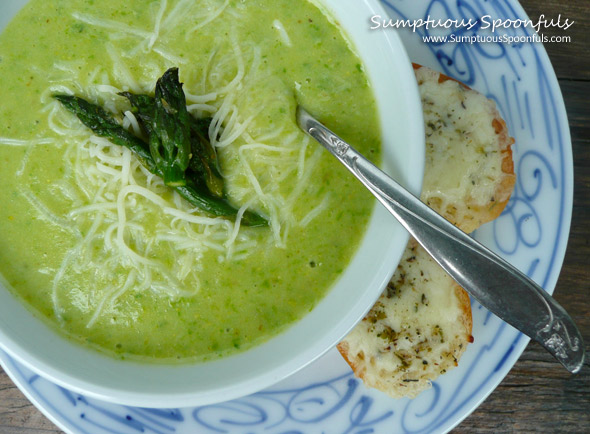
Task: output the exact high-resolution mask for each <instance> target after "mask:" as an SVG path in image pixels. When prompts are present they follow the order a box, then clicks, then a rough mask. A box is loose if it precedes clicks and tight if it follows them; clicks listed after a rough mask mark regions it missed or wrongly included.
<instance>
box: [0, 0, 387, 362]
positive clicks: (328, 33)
mask: <svg viewBox="0 0 590 434" xmlns="http://www.w3.org/2000/svg"><path fill="white" fill-rule="evenodd" d="M170 67H178V68H179V72H180V80H181V81H182V82H183V83H184V91H185V93H186V98H187V106H188V108H189V111H190V113H191V114H192V115H194V116H195V117H209V116H212V117H213V123H212V125H211V127H210V128H209V133H210V138H211V140H212V143H213V144H214V146H215V147H216V149H217V152H218V155H219V159H220V164H221V169H222V172H223V174H224V176H225V184H226V190H227V191H226V193H227V196H228V197H229V200H230V201H231V202H232V203H233V204H234V205H235V206H236V207H237V208H241V209H242V210H245V209H250V210H253V211H256V212H259V213H260V214H262V215H264V216H265V217H267V218H268V220H269V222H270V224H269V226H268V227H257V228H249V227H246V226H244V225H241V226H240V225H238V224H235V223H234V221H233V220H231V219H224V218H214V217H212V216H209V215H207V214H206V213H204V212H202V211H200V210H198V209H195V208H194V207H193V206H191V205H190V204H189V203H188V202H186V201H185V200H184V199H182V198H181V197H180V196H179V195H178V194H177V193H175V192H173V191H172V190H171V189H170V188H169V187H166V186H165V185H164V184H163V182H162V180H161V179H160V178H159V177H157V176H154V175H151V174H150V173H149V172H147V171H146V170H145V169H144V168H143V166H142V165H141V163H140V162H139V160H137V159H136V158H135V156H134V155H133V154H132V153H131V152H130V151H129V150H128V149H125V148H122V147H119V146H116V145H112V144H111V143H110V142H108V141H107V140H106V139H104V138H100V137H97V136H95V135H94V134H93V133H92V132H91V131H90V130H89V129H87V128H86V127H85V126H84V125H82V124H81V123H80V121H79V120H78V119H77V118H76V117H75V116H74V115H72V114H71V113H69V112H68V111H67V110H65V109H64V108H63V107H62V106H61V105H60V104H59V103H58V102H57V101H56V100H55V99H54V98H53V97H52V95H54V94H58V93H60V94H64V93H65V94H74V95H77V96H80V97H83V98H85V99H87V100H89V101H91V102H93V103H96V104H100V105H101V106H103V107H104V108H105V109H107V110H108V111H109V112H112V113H113V114H114V115H115V116H118V117H117V119H119V121H120V122H121V124H122V125H123V126H125V127H126V128H128V129H129V130H130V131H133V129H134V128H135V125H134V124H133V118H132V116H123V115H121V113H124V112H125V111H127V110H129V106H128V102H127V101H126V100H125V99H124V98H122V97H120V96H117V93H118V92H121V91H129V92H134V93H148V94H151V95H153V92H154V86H155V82H156V80H157V78H158V77H160V76H161V75H162V74H163V73H164V71H165V70H166V69H168V68H170ZM0 82H1V83H2V85H1V86H0V101H2V104H0V174H1V176H0V203H1V204H2V206H1V207H0V273H1V274H2V276H3V277H4V280H5V282H6V285H7V286H8V287H9V289H10V290H12V291H13V292H14V294H16V295H17V296H18V297H20V298H21V299H22V300H23V301H24V302H25V303H26V304H27V305H28V306H30V307H31V309H32V311H33V312H34V313H36V314H37V315H39V316H40V317H41V318H43V319H44V320H46V321H47V323H48V324H51V326H52V327H55V328H56V330H59V331H60V332H61V333H62V334H64V335H65V336H68V337H69V338H71V339H74V340H76V341H78V342H80V343H82V344H84V345H88V346H90V347H93V348H95V349H97V350H99V351H102V352H105V353H107V354H111V355H113V356H115V357H119V358H127V359H129V358H131V359H134V360H146V361H172V360H181V361H199V360H209V359H213V358H218V357H222V356H225V355H228V354H231V353H234V352H237V351H242V350H245V349H247V348H250V347H252V346H253V345H256V344H259V343H261V342H263V341H264V340H266V339H268V338H269V337H271V336H273V335H275V334H277V333H279V332H280V331H282V330H284V329H285V328H286V327H288V326H289V325H290V324H292V323H293V322H294V321H296V320H298V319H300V318H301V317H303V316H304V315H305V314H306V313H308V312H309V311H310V310H311V309H312V308H313V307H314V306H315V305H316V304H317V303H318V301H319V300H320V299H321V298H322V296H323V295H324V294H325V293H326V292H327V290H328V289H329V288H330V286H331V285H332V284H333V283H334V282H335V281H336V280H337V279H338V277H339V275H340V274H341V273H342V271H343V269H344V268H345V267H346V265H347V263H348V262H349V261H350V259H351V257H352V255H353V254H354V251H355V249H356V248H357V246H358V244H359V242H360V239H361V238H362V235H363V233H364V228H365V227H366V225H367V222H368V220H369V217H370V214H371V211H372V209H373V206H374V202H373V201H372V199H371V197H370V196H369V194H368V193H366V192H365V191H364V190H363V188H362V186H361V185H360V184H359V183H358V182H357V181H355V180H354V179H353V178H352V177H351V176H350V175H349V174H348V173H347V172H346V171H345V169H343V168H342V167H340V166H339V163H337V162H336V161H335V159H333V157H331V156H329V155H328V153H327V152H326V151H324V150H323V149H321V147H320V146H318V145H317V144H316V143H312V142H311V141H310V139H308V138H307V137H306V136H305V135H304V134H303V133H302V132H301V131H300V130H299V129H298V128H297V126H296V124H295V108H296V101H299V102H300V103H301V104H302V105H304V106H305V107H306V108H307V109H308V110H309V111H310V112H312V113H314V115H316V116H317V117H319V118H320V119H322V120H323V121H324V123H326V124H327V125H328V126H329V127H330V128H331V129H333V130H334V131H336V132H338V133H339V135H341V136H342V137H343V138H344V139H346V140H348V141H350V142H352V143H354V144H355V146H356V147H357V148H358V149H359V150H360V151H361V152H362V153H363V154H365V155H367V156H369V157H370V158H371V159H373V160H374V161H378V160H379V155H380V150H379V149H380V140H379V131H380V128H379V125H378V121H377V116H376V106H375V100H374V97H373V94H372V90H371V88H370V86H369V84H368V80H367V77H366V75H365V73H364V70H363V67H362V65H361V62H360V61H359V58H358V57H357V56H356V54H355V53H354V51H353V50H351V48H350V46H349V44H348V43H347V41H346V38H345V37H343V35H342V33H341V30H340V29H339V28H338V27H337V26H336V25H335V24H334V23H333V22H332V21H331V20H330V19H328V18H327V17H326V16H325V15H324V14H323V13H322V12H321V11H320V10H319V9H318V8H317V7H316V6H314V5H313V4H311V3H308V2H307V1H293V0H272V1H271V0H255V1H237V0H228V1H224V0H203V1H200V0H167V1H166V0H161V1H146V0H127V1H120V0H100V1H94V0H53V1H45V0H32V1H30V2H29V3H28V4H27V5H26V7H25V8H24V9H23V10H22V11H21V12H20V13H19V14H18V15H17V16H16V17H15V18H14V20H13V21H12V22H11V23H10V24H9V26H8V27H7V28H6V29H5V30H4V32H3V34H2V36H1V37H0Z"/></svg>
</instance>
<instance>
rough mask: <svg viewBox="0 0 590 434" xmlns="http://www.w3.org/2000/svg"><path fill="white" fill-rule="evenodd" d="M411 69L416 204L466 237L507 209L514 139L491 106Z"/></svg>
mask: <svg viewBox="0 0 590 434" xmlns="http://www.w3.org/2000/svg"><path fill="white" fill-rule="evenodd" d="M414 68H415V69H414V72H415V74H416V79H417V81H418V87H419V90H420V96H421V99H422V108H423V112H424V126H425V130H426V162H425V168H424V187H423V190H422V194H421V196H420V198H421V199H422V201H423V202H424V203H426V204H428V205H429V206H430V207H431V208H433V209H434V210H435V211H437V212H438V213H439V214H441V215H442V216H443V217H445V218H446V219H447V220H449V221H451V222H452V223H454V224H455V225H456V226H458V227H459V228H461V229H462V230H463V231H465V232H468V233H469V232H472V231H474V230H475V229H477V228H478V227H479V226H481V225H482V224H484V223H486V222H489V221H492V220H493V219H495V218H496V217H498V216H499V215H500V213H501V212H502V210H503V209H504V207H505V206H506V204H507V203H508V200H509V198H510V195H511V194H512V190H513V188H514V183H515V180H516V178H515V176H514V164H513V162H512V149H511V145H512V144H513V143H514V139H512V137H510V136H509V134H508V129H507V128H506V123H505V122H504V120H503V119H502V118H501V117H500V114H499V113H498V110H497V109H496V105H495V103H494V102H493V101H492V100H490V99H488V98H486V97H485V96H484V95H482V94H480V93H479V92H476V91H474V90H472V89H470V88H468V87H467V86H465V85H463V84H461V83H459V82H457V81H455V80H452V79H450V78H449V77H447V76H444V75H442V74H440V73H438V72H436V71H433V70H432V69H429V68H426V67H420V66H418V65H414Z"/></svg>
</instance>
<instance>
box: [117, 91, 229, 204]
mask: <svg viewBox="0 0 590 434" xmlns="http://www.w3.org/2000/svg"><path fill="white" fill-rule="evenodd" d="M119 95H121V96H124V97H125V98H127V99H128V100H129V102H130V103H131V109H132V111H133V113H134V114H135V115H136V117H137V118H138V120H139V121H140V123H141V125H142V127H143V129H144V130H145V133H146V135H147V136H148V137H149V136H151V134H152V132H153V128H152V124H153V120H154V113H155V110H156V101H155V99H154V98H153V97H151V96H149V95H137V94H133V93H130V92H121V93H119ZM189 118H190V119H189V123H190V143H191V153H192V156H191V159H190V161H189V168H190V169H191V170H192V171H193V172H195V173H194V174H195V175H197V176H199V177H201V178H202V179H203V181H204V182H205V183H206V184H207V188H208V189H209V191H210V192H211V193H212V194H213V195H215V196H217V197H223V192H224V184H223V178H222V176H221V173H220V170H219V163H218V159H217V153H216V152H215V148H214V147H213V146H212V145H211V142H210V141H209V138H208V130H209V124H210V123H211V118H205V119H196V118H194V117H193V116H190V114H189ZM188 175H189V173H187V176H188ZM193 179H194V178H193Z"/></svg>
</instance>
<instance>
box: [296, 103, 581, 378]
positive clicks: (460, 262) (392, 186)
mask: <svg viewBox="0 0 590 434" xmlns="http://www.w3.org/2000/svg"><path fill="white" fill-rule="evenodd" d="M297 121H298V123H299V126H300V127H301V128H302V129H303V130H304V131H305V132H306V133H308V134H309V135H310V136H311V137H313V138H314V139H316V140H317V141H318V142H319V143H320V144H321V145H322V146H324V147H325V148H326V149H327V150H328V151H330V152H331V153H332V154H333V155H334V156H335V157H336V158H338V160H340V162H342V164H344V165H345V166H346V167H347V168H348V170H350V171H351V172H352V173H353V174H354V175H355V176H356V177H357V178H358V179H359V180H360V181H361V182H362V183H363V184H364V185H365V186H366V187H367V188H368V189H369V190H370V191H371V192H372V193H373V194H374V195H375V197H377V199H378V200H379V202H381V203H382V204H383V206H385V208H387V210H388V211H389V212H391V214H393V215H394V216H395V217H396V218H397V220H398V221H399V222H400V223H401V224H402V225H403V226H404V227H405V228H406V229H407V230H408V232H410V234H411V235H412V236H413V237H414V238H415V239H416V241H418V242H419V243H420V244H421V245H422V247H424V249H426V251H427V252H428V253H429V254H430V255H431V256H432V257H433V258H434V260H435V261H436V262H437V263H438V264H439V265H440V266H441V267H442V268H443V269H444V270H445V271H446V272H447V274H449V275H450V276H451V277H452V278H453V279H455V281H457V283H458V284H459V285H461V286H462V287H463V288H465V290H466V291H467V292H469V293H470V294H471V295H472V296H473V297H474V298H475V299H476V300H477V301H479V302H480V303H481V305H482V306H484V307H485V308H487V309H488V310H490V311H491V312H492V313H494V314H496V315H497V316H498V317H500V318H501V319H503V320H504V321H506V322H507V323H508V324H510V325H512V326H513V327H515V328H516V329H518V330H520V331H521V332H523V333H524V334H525V335H527V336H529V337H530V338H532V339H534V340H535V341H537V342H539V343H540V344H541V345H543V347H545V349H546V350H547V351H549V353H551V354H552V355H553V356H554V357H555V358H556V359H557V360H558V361H559V362H560V363H561V364H562V365H563V366H564V367H565V368H566V369H567V370H568V371H570V372H572V373H577V372H578V371H579V370H580V369H581V367H582V365H583V363H584V344H583V341H582V336H581V334H580V331H579V330H578V328H577V327H576V325H575V324H574V322H573V320H572V319H571V317H570V316H569V315H568V313H567V312H566V311H565V309H563V307H561V306H560V305H559V304H558V303H557V302H556V301H555V300H554V299H553V298H552V297H551V296H550V295H549V294H547V293H546V292H545V291H544V290H543V289H542V288H541V287H540V286H539V285H537V284H536V283H535V282H533V281H532V280H531V279H529V278H528V277H527V276H526V275H524V274H523V273H521V272H520V271H519V270H517V269H516V268H515V267H513V266H512V265H510V264H509V263H508V262H506V261H505V260H503V259H502V258H500V257H499V256H497V255H496V254H494V253H493V252H491V251H490V250H488V249H487V248H485V247H484V246H483V245H481V244H480V243H478V242H477V241H475V240H474V239H473V238H471V237H470V236H469V235H467V234H466V233H464V232H463V231H461V230H460V229H458V228H457V227H455V226H454V225H452V224H451V223H449V222H448V221H447V220H445V219H444V218H443V217H441V216H440V215H439V214H437V213H436V212H435V211H433V210H432V209H431V208H429V207H428V206H426V205H425V204H424V203H422V202H421V201H420V200H419V199H418V198H416V197H415V196H413V195H412V194H411V193H410V192H408V191H407V190H406V189H404V188H403V187H402V186H400V185H399V184H398V183H397V182H395V181H394V180H393V179H391V178H390V177H389V176H387V175H386V174H385V173H383V172H382V171H381V170H379V169H378V168H377V167H375V166H374V165H373V164H372V163H371V162H370V161H368V160H367V159H365V158H364V157H363V156H362V155H361V154H359V153H358V152H357V151H356V150H355V149H354V148H353V147H352V146H350V145H349V144H348V143H346V142H344V141H343V140H342V139H340V138H339V137H338V136H336V135H335V134H334V133H332V132H331V131H330V130H328V129H327V128H326V127H324V126H323V125H322V124H321V123H319V122H318V121H317V120H315V119H314V118H313V117H312V116H311V115H310V114H309V113H307V112H306V111H305V110H304V109H302V108H301V107H298V109H297Z"/></svg>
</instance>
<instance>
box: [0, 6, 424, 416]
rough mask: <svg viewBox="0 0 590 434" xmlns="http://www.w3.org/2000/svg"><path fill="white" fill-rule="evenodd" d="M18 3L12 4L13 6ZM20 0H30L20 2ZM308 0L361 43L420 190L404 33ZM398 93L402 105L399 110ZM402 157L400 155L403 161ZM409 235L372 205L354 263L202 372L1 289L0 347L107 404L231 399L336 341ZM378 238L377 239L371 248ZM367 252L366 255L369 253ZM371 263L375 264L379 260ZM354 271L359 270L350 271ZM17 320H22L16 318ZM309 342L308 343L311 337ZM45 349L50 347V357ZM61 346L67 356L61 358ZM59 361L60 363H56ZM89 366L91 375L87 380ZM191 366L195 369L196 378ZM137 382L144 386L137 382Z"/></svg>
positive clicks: (398, 171)
mask: <svg viewBox="0 0 590 434" xmlns="http://www.w3.org/2000/svg"><path fill="white" fill-rule="evenodd" d="M14 3H17V2H14ZM14 3H12V2H11V5H14ZM20 3H21V5H22V4H24V3H26V0H23V1H21V2H20ZM314 3H319V5H320V7H321V8H322V9H323V10H325V11H326V12H328V13H329V14H330V15H331V16H332V17H333V18H334V19H335V20H336V21H337V22H338V23H339V24H340V25H341V26H342V28H343V30H344V32H345V35H346V36H348V37H349V40H351V41H352V43H353V44H354V45H355V46H356V47H362V48H361V49H357V50H356V52H357V54H358V55H359V56H360V57H361V60H362V61H363V62H364V64H365V66H366V67H367V68H366V73H367V75H368V76H369V80H370V81H371V84H372V85H373V86H374V92H375V97H376V102H377V108H378V112H379V118H380V122H381V130H382V139H383V155H384V161H383V168H384V170H385V171H386V172H389V173H390V174H391V175H392V176H393V177H394V178H396V179H397V180H398V181H399V182H400V183H401V184H402V185H404V186H405V187H406V188H408V189H409V190H410V191H411V192H413V193H414V194H419V191H420V188H421V185H422V177H423V170H424V145H423V144H424V127H423V122H422V108H421V103H420V98H419V93H418V87H417V84H416V83H415V80H414V73H413V70H412V67H411V63H410V60H409V58H408V55H407V54H406V52H405V49H404V47H403V45H402V43H401V40H400V38H399V37H398V36H397V34H396V33H395V32H393V31H391V32H376V31H371V30H370V29H369V24H370V23H369V18H370V16H372V15H375V14H381V15H382V16H384V15H385V11H384V10H383V8H382V6H381V4H380V3H379V2H378V0H363V1H362V2H358V1H357V0H314ZM11 7H12V6H11ZM361 7H362V8H364V9H365V10H366V11H367V15H366V20H364V15H363V16H360V14H358V13H357V12H358V11H360V10H361V9H360V8H361ZM363 23H364V24H365V25H366V26H365V27H364V28H360V29H359V28H355V27H354V26H355V25H356V26H358V25H359V24H361V25H362V24H363ZM369 50H370V51H371V52H370V53H369ZM379 62H382V63H379ZM373 65H380V66H379V67H377V66H373ZM385 72H387V73H388V75H389V74H391V76H392V77H394V78H398V79H400V83H398V84H399V85H398V86H393V87H392V86H390V85H387V84H381V83H382V82H383V83H384V81H387V80H388V78H389V77H387V78H386V77H383V76H382V74H384V73H385ZM389 81H391V80H389ZM377 83H379V84H377ZM400 97H401V102H402V105H403V110H402V111H400V110H397V109H396V105H397V103H398V101H399V99H400ZM394 100H395V101H394ZM396 110H397V114H398V115H400V116H402V118H403V119H397V118H396V119H395V120H393V121H392V119H391V113H392V112H393V113H396ZM392 125H397V126H401V127H402V131H401V133H400V132H399V131H395V133H396V135H395V137H396V139H395V140H397V141H400V142H401V146H403V147H404V149H403V151H404V152H401V151H400V150H399V149H398V150H397V151H396V152H397V154H396V155H390V154H389V153H388V152H386V151H387V150H389V147H399V146H400V143H397V144H396V143H395V141H394V139H393V134H392V132H394V131H390V130H391V128H392ZM404 129H405V130H404ZM400 134H401V138H400ZM392 152H393V151H392ZM398 154H401V156H403V157H405V158H404V159H402V160H401V161H400V160H399V157H400V155H398ZM408 238H409V235H408V234H407V232H406V231H405V230H404V229H403V228H402V226H401V225H399V224H398V223H397V222H395V221H394V220H393V217H392V216H391V215H389V214H388V212H387V211H385V210H384V209H383V208H381V207H379V206H378V205H376V208H375V210H374V212H373V216H372V218H371V221H370V223H369V228H368V230H367V234H366V235H365V237H364V238H363V241H362V242H361V246H360V247H359V248H358V249H357V252H356V254H355V255H354V257H353V258H352V260H351V263H350V264H349V266H348V267H347V269H346V271H345V272H344V274H343V275H342V276H341V278H340V279H339V280H338V281H337V282H336V283H335V284H334V285H333V286H332V288H331V289H330V290H329V291H328V293H327V294H326V296H324V298H323V299H322V300H321V301H320V303H318V305H317V306H316V307H315V308H314V309H313V310H312V311H311V312H310V313H309V314H308V315H306V316H305V317H304V318H303V319H301V320H299V321H298V322H296V323H294V324H293V325H291V326H290V327H289V328H288V329H287V330H285V331H283V332H281V333H279V334H277V335H275V336H274V337H273V338H271V339H269V340H268V341H266V342H264V343H262V344H260V345H257V346H255V347H254V348H252V349H250V350H246V351H244V352H240V353H238V354H235V355H231V356H228V357H224V358H221V359H218V360H214V361H211V362H204V363H199V364H198V366H199V369H195V367H196V366H195V365H194V364H193V365H190V364H181V365H157V364H145V363H138V362H134V361H120V360H116V359H113V358H111V357H109V356H106V355H103V354H100V353H98V352H97V351H95V350H91V349H88V348H85V347H82V346H80V345H79V344H76V343H74V342H72V341H71V340H69V339H68V338H67V337H64V336H62V335H60V334H58V333H56V332H55V331H54V330H53V329H51V328H50V327H49V326H47V325H46V323H45V322H44V321H43V320H41V319H39V318H37V317H36V316H35V315H34V314H33V313H32V312H31V311H30V310H29V309H28V308H25V307H24V306H23V305H22V304H21V302H20V301H19V300H17V299H16V297H14V296H13V295H12V294H11V293H10V291H7V290H4V291H0V301H2V303H0V305H1V307H0V347H2V349H4V350H5V351H6V352H7V353H8V354H10V355H11V356H12V357H13V358H15V359H16V360H18V361H19V362H20V363H22V364H23V365H25V366H27V367H28V368H30V369H31V370H33V371H34V372H36V373H38V374H39V375H41V376H43V377H45V378H47V379H49V380H50V381H52V382H54V383H56V384H58V385H60V386H63V387H66V388H68V389H70V390H72V391H74V392H77V393H82V394H85V395H87V396H90V397H93V398H98V399H101V400H104V401H108V402H113V403H118V404H124V405H131V406H142V407H186V406H196V405H206V404H212V403H217V402H222V401H227V400H229V399H233V398H238V397H241V396H245V395H248V394H251V393H254V392H256V391H258V390H261V389H264V388H266V387H269V386H271V385H272V384H275V383H277V382H278V381H280V380H282V379H284V378H286V377H287V376H289V375H291V374H294V373H295V372H297V371H299V370H300V369H302V368H304V367H305V366H307V365H308V364H310V363H311V362H313V361H314V360H316V359H317V358H319V357H320V356H322V355H323V354H324V353H326V352H327V351H328V350H329V349H330V348H332V347H334V345H336V344H337V343H338V342H339V341H340V340H341V339H342V338H343V337H344V336H345V335H346V334H347V333H348V332H349V331H350V330H351V329H352V328H353V327H354V325H355V324H356V323H357V322H358V321H359V320H360V319H361V318H362V317H363V316H364V315H365V314H366V312H367V311H368V310H369V309H370V308H371V306H372V305H373V303H374V301H375V300H376V299H377V298H378V296H379V295H380V294H381V292H382V290H383V289H384V288H385V286H386V285H387V283H388V282H389V279H390V278H391V275H392V274H393V272H394V270H395V266H396V265H397V263H398V262H399V260H400V258H401V255H402V253H403V251H404V249H405V246H406V243H407V240H408ZM379 242H381V244H380V245H379V246H378V247H375V244H376V243H377V244H379ZM367 252H370V253H371V254H370V255H367ZM376 260H377V261H379V260H380V262H379V263H378V264H376V263H375V261H376ZM351 270H357V271H354V273H353V271H351ZM359 270H361V271H364V270H374V273H373V274H372V275H371V276H370V277H369V279H368V281H367V275H366V274H364V273H359V272H358V271H359ZM363 282H364V283H363ZM2 283H3V284H4V282H2ZM359 284H362V285H364V286H366V287H367V288H368V289H367V290H366V291H365V292H364V293H363V294H362V296H359V300H358V301H355V302H354V303H352V301H351V300H350V297H351V296H354V297H356V295H357V294H356V293H355V291H356V288H357V287H358V286H357V285H359ZM341 288H344V289H341ZM343 296H346V297H343ZM351 303H352V304H351ZM334 306H336V307H340V306H344V307H343V309H345V311H346V313H344V314H343V315H342V316H341V317H338V318H335V317H334V315H332V317H334V318H328V319H326V312H329V311H333V310H334V309H335V307H334ZM346 306H348V308H346ZM4 314H6V315H4ZM18 318H24V319H21V320H20V321H18V320H17V321H16V322H13V321H12V320H14V319H18ZM327 321H331V322H330V326H329V328H328V330H327V331H325V332H324V333H323V334H321V335H319V334H318V333H317V330H315V329H316V327H315V325H317V324H324V323H326V322H327ZM314 332H315V333H314ZM310 341H313V342H312V343H311V344H310V343H309V342H310ZM38 342H43V343H44V348H45V350H40V349H39V347H38V345H36V343H38ZM47 349H49V351H50V352H51V354H47ZM43 351H45V352H43ZM64 352H65V353H66V354H68V355H69V357H67V358H64V357H63V354H64ZM265 352H266V354H267V355H268V354H273V355H274V356H273V358H272V360H270V361H268V360H267V361H266V362H265V363H261V359H260V357H259V356H260V355H261V354H264V353H265ZM58 360H59V363H56V362H57V361H58ZM236 366H240V368H241V370H243V371H244V372H246V374H241V377H236V375H237V373H235V372H234V371H236ZM219 369H221V370H224V371H226V372H231V373H232V376H228V377H227V378H219V376H215V375H214V373H215V372H219ZM90 370H92V372H93V376H94V380H93V381H90V380H89V379H88V377H87V374H88V372H89V371H90ZM194 371H201V372H200V374H199V375H195V374H194ZM100 379H102V380H103V381H99V380H100ZM138 384H140V385H141V388H140V389H138V388H137V387H136V386H137V385H138Z"/></svg>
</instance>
